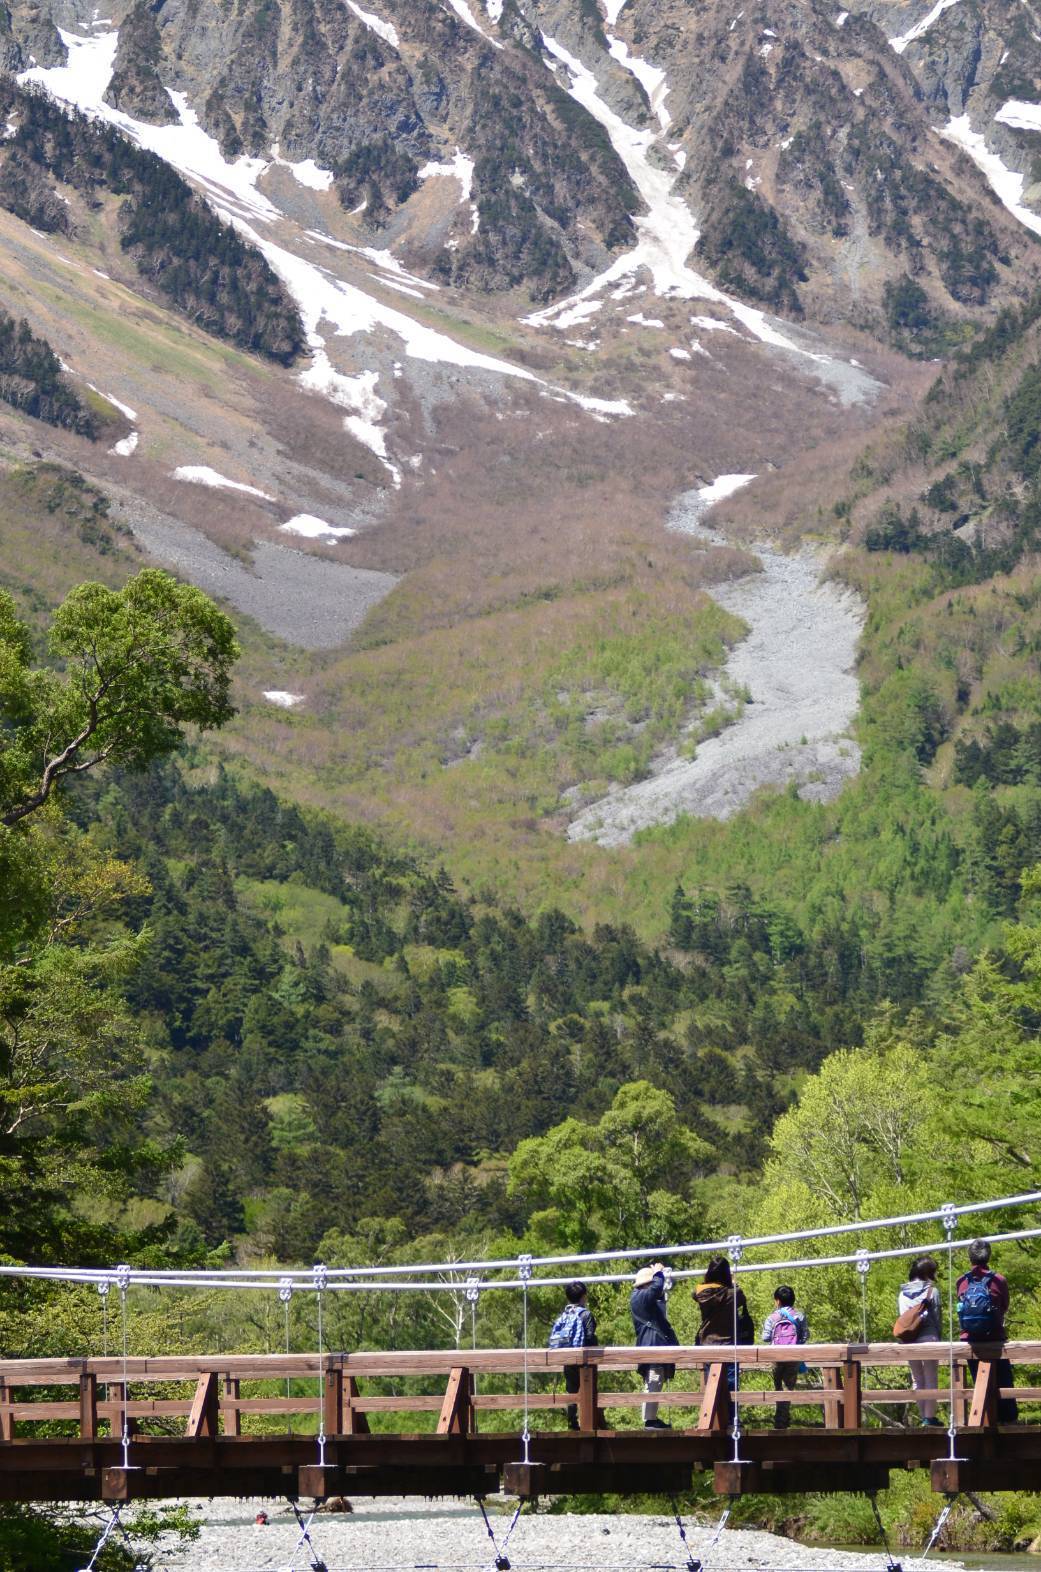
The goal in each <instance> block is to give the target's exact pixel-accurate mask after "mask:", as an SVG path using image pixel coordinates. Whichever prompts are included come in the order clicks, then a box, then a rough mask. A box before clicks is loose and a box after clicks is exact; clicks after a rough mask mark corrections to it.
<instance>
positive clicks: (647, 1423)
mask: <svg viewBox="0 0 1041 1572" xmlns="http://www.w3.org/2000/svg"><path fill="white" fill-rule="evenodd" d="M643 1428H644V1429H645V1430H671V1429H672V1426H671V1425H670V1424H667V1423H666V1421H665V1420H664V1419H645V1420H644V1422H643Z"/></svg>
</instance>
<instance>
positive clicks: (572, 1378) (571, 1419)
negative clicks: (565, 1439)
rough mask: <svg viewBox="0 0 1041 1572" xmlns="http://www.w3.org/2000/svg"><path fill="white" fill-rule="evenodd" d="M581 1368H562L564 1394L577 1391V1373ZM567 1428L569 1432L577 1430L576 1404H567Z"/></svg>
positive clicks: (569, 1366) (566, 1366) (571, 1366)
mask: <svg viewBox="0 0 1041 1572" xmlns="http://www.w3.org/2000/svg"><path fill="white" fill-rule="evenodd" d="M581 1368H582V1367H581V1365H565V1366H564V1391H565V1392H577V1391H578V1383H579V1373H580V1371H581ZM567 1427H568V1429H569V1430H577V1429H578V1404H577V1403H569V1404H568V1405H567Z"/></svg>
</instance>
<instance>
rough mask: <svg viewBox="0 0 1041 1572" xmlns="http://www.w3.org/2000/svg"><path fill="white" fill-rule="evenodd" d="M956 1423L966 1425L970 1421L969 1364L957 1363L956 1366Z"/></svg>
mask: <svg viewBox="0 0 1041 1572" xmlns="http://www.w3.org/2000/svg"><path fill="white" fill-rule="evenodd" d="M953 1413H954V1423H955V1425H966V1424H968V1422H969V1369H968V1366H967V1365H956V1366H955V1368H954V1408H953Z"/></svg>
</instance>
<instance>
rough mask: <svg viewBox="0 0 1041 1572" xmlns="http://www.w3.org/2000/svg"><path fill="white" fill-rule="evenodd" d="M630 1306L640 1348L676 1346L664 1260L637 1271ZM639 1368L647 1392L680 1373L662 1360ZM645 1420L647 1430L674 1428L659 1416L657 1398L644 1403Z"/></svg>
mask: <svg viewBox="0 0 1041 1572" xmlns="http://www.w3.org/2000/svg"><path fill="white" fill-rule="evenodd" d="M629 1309H630V1310H631V1311H632V1317H633V1330H634V1332H635V1333H636V1346H637V1348H675V1347H676V1345H677V1344H678V1342H679V1338H678V1337H677V1336H676V1333H675V1332H674V1330H673V1328H672V1324H671V1323H670V1321H669V1318H668V1316H667V1315H666V1314H665V1268H664V1266H662V1264H661V1262H660V1261H655V1262H654V1263H653V1265H651V1266H641V1268H640V1270H639V1271H638V1272H637V1274H636V1276H635V1278H634V1279H633V1291H632V1294H631V1295H630V1298H629ZM636 1368H637V1370H638V1371H639V1372H640V1375H641V1376H642V1377H643V1389H644V1391H645V1392H660V1391H661V1389H662V1387H663V1386H664V1385H665V1382H666V1381H671V1380H672V1378H673V1376H674V1375H675V1374H676V1366H675V1365H666V1364H661V1363H660V1362H658V1361H655V1363H654V1364H646V1365H637V1367H636ZM643 1423H644V1428H645V1429H646V1430H669V1429H671V1426H670V1425H668V1424H667V1423H666V1422H665V1420H664V1419H659V1418H658V1404H657V1403H656V1402H653V1401H652V1402H647V1403H644V1405H643Z"/></svg>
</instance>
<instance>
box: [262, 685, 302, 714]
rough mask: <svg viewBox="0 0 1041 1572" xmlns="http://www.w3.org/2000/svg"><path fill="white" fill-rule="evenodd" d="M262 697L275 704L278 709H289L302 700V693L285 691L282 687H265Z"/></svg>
mask: <svg viewBox="0 0 1041 1572" xmlns="http://www.w3.org/2000/svg"><path fill="white" fill-rule="evenodd" d="M264 697H265V699H267V701H268V703H269V704H277V705H278V707H279V709H280V710H291V709H292V708H293V707H294V705H296V704H302V703H303V702H304V695H303V694H302V693H287V692H286V690H285V689H284V688H265V689H264Z"/></svg>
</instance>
